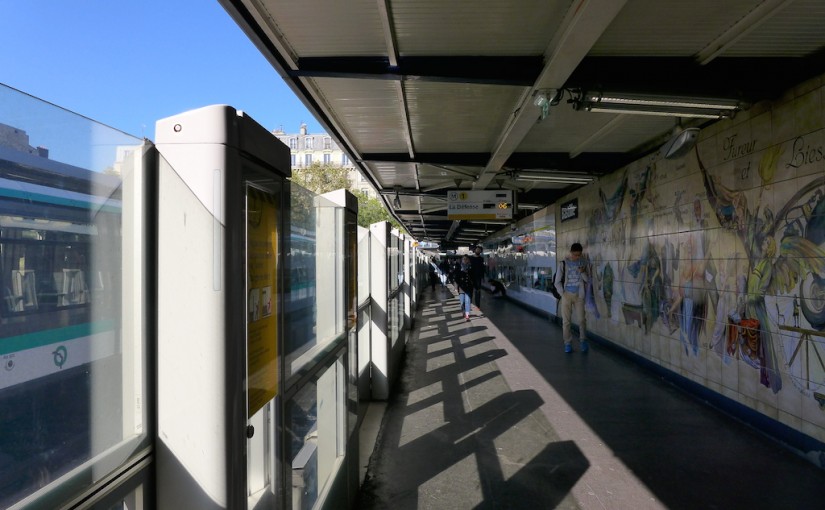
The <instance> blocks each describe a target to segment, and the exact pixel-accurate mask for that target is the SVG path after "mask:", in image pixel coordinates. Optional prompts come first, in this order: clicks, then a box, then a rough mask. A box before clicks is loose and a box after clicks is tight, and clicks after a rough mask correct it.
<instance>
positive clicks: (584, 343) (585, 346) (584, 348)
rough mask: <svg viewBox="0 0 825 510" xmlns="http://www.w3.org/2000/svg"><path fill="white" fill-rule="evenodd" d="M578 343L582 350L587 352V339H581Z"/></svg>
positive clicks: (588, 347)
mask: <svg viewBox="0 0 825 510" xmlns="http://www.w3.org/2000/svg"><path fill="white" fill-rule="evenodd" d="M579 345H580V346H581V349H582V352H587V350H588V349H590V346H589V345H587V340H582V341H581V343H580V344H579Z"/></svg>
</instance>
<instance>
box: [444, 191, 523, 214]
mask: <svg viewBox="0 0 825 510" xmlns="http://www.w3.org/2000/svg"><path fill="white" fill-rule="evenodd" d="M447 219H450V220H511V219H513V192H512V190H477V191H463V190H450V191H448V192H447Z"/></svg>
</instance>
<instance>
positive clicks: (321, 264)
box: [284, 183, 355, 377]
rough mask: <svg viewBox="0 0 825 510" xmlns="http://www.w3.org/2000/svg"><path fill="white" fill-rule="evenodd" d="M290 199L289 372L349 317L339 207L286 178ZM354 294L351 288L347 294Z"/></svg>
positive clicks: (307, 359) (325, 342) (338, 330)
mask: <svg viewBox="0 0 825 510" xmlns="http://www.w3.org/2000/svg"><path fill="white" fill-rule="evenodd" d="M290 202H291V203H290V211H289V213H290V216H291V223H290V232H289V242H288V245H289V248H288V256H287V268H288V275H289V276H288V277H287V279H286V280H287V281H286V316H285V321H286V331H287V335H286V338H285V339H284V341H285V348H286V361H287V374H286V375H287V377H289V375H291V374H292V373H295V372H296V371H298V370H299V369H300V368H301V367H302V366H304V365H305V364H306V363H308V362H310V361H311V356H312V355H313V354H314V353H316V352H317V350H318V348H322V347H324V346H325V345H328V344H329V343H330V342H332V341H333V340H334V339H335V338H336V337H337V336H339V335H340V334H342V333H343V332H344V328H345V326H346V319H347V316H346V314H347V310H346V308H345V301H346V299H347V296H345V295H344V292H345V288H344V287H345V285H344V280H343V275H344V273H343V270H344V268H343V265H344V263H345V262H346V260H345V257H344V256H343V254H342V253H341V252H342V251H343V250H344V246H343V244H342V243H341V240H342V239H343V235H344V227H345V223H344V221H343V217H342V216H341V214H340V210H341V208H340V207H338V206H336V205H335V204H333V203H332V202H331V201H329V200H327V199H325V198H323V197H321V196H317V195H315V194H314V193H312V192H311V191H309V190H307V189H304V188H302V187H300V186H298V185H296V184H295V183H291V184H290ZM353 262H354V261H353ZM319 285H321V286H322V289H319ZM353 290H354V289H353ZM354 297H355V293H354V292H353V293H352V295H351V296H350V299H351V300H354ZM354 315H355V314H354V313H352V316H353V318H354ZM305 355H306V356H305Z"/></svg>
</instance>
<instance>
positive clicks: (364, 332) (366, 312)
mask: <svg viewBox="0 0 825 510" xmlns="http://www.w3.org/2000/svg"><path fill="white" fill-rule="evenodd" d="M371 326H372V322H371V320H370V307H368V306H367V307H364V309H363V310H361V312H360V313H359V314H358V394H359V398H363V396H366V395H369V390H370V380H369V378H370V372H369V366H370V330H371Z"/></svg>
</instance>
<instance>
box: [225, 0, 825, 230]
mask: <svg viewBox="0 0 825 510" xmlns="http://www.w3.org/2000/svg"><path fill="white" fill-rule="evenodd" d="M220 1H221V2H222V3H223V4H224V5H225V6H226V7H227V10H228V11H229V12H230V13H231V14H232V15H233V16H234V17H235V19H236V20H237V21H238V23H239V24H240V25H241V26H242V27H243V28H244V29H245V30H246V31H247V33H248V34H249V35H250V37H251V38H252V39H254V40H255V41H256V42H258V44H259V45H260V46H261V47H262V48H265V51H266V52H267V53H268V55H267V56H268V57H269V58H270V60H271V61H273V62H275V64H276V67H277V68H278V69H279V71H280V72H281V74H282V75H283V76H284V78H285V79H286V81H287V83H289V84H290V86H292V88H293V90H294V91H295V92H296V94H297V95H298V96H299V97H301V98H302V99H303V100H304V101H305V103H306V104H307V105H308V106H309V107H310V108H311V109H312V110H313V112H314V113H315V114H316V116H317V118H318V119H319V120H320V121H321V122H322V123H323V124H324V125H325V126H327V128H328V129H329V131H330V134H331V135H332V136H334V137H335V138H336V139H338V141H339V143H340V144H341V145H342V146H343V147H344V148H345V149H346V150H347V151H348V152H350V155H351V156H353V158H354V160H355V161H357V162H358V164H359V165H361V168H362V169H363V170H364V172H365V174H366V175H367V176H368V177H369V178H370V179H371V180H372V181H373V184H374V185H375V186H376V187H377V188H378V189H379V190H383V191H386V192H388V193H387V194H386V195H385V197H389V198H387V199H385V202H386V204H387V206H388V207H389V208H390V209H391V210H393V212H394V213H395V214H396V216H397V217H398V218H399V219H402V221H404V222H409V225H410V226H412V225H413V224H414V225H416V226H417V227H418V228H420V227H421V224H422V222H423V224H424V228H426V227H429V228H430V231H434V229H442V230H443V232H444V233H446V232H447V231H449V233H450V234H451V235H452V236H455V235H456V234H459V233H460V232H461V230H462V228H463V227H464V226H465V225H466V222H460V223H455V222H449V221H448V219H447V217H446V213H445V211H434V212H428V213H424V214H422V213H421V211H422V210H427V209H428V208H429V209H437V207H438V204H439V203H443V197H444V196H445V194H446V189H444V188H441V189H437V190H435V189H434V190H432V191H421V190H422V189H427V188H429V187H434V188H439V187H442V186H444V185H446V184H445V183H447V184H448V183H449V182H448V181H454V180H455V179H461V183H460V186H461V188H462V189H485V188H492V189H497V187H498V185H499V183H502V184H504V185H511V184H515V183H514V181H512V179H511V175H510V174H508V172H512V170H513V169H518V168H535V169H556V170H565V171H586V172H591V173H593V174H596V175H601V174H604V173H608V172H612V171H614V170H616V169H618V168H620V167H621V166H623V165H625V164H627V163H628V162H631V161H634V160H637V159H639V158H640V157H642V156H644V155H645V154H647V153H649V152H650V151H654V150H655V149H656V148H657V146H658V145H657V144H660V143H661V142H662V140H663V139H664V138H666V137H667V136H668V135H669V134H671V133H672V132H673V130H674V128H675V127H676V126H677V125H679V124H681V125H695V124H696V122H697V121H691V120H689V119H681V120H679V119H677V118H676V117H651V116H639V115H615V114H600V113H589V112H586V111H583V110H578V111H577V110H574V109H573V104H571V103H569V102H568V100H570V99H571V98H577V97H578V98H580V97H581V90H580V89H586V90H590V91H614V92H647V93H653V92H655V93H658V94H678V95H686V94H687V95H694V96H708V95H711V96H729V97H731V98H739V99H741V100H743V101H746V102H748V103H754V102H757V101H759V100H763V99H769V98H772V97H776V96H778V95H779V94H781V93H782V91H784V90H785V89H787V88H789V87H792V86H794V85H795V84H797V83H799V82H801V81H803V80H805V79H807V78H810V77H812V76H817V75H818V74H821V73H825V59H823V52H824V51H825V30H823V29H822V28H821V27H823V26H825V2H822V0H795V1H792V0H764V1H762V0H726V1H724V2H720V1H718V0H694V1H692V2H684V1H675V0H627V1H623V0H575V1H542V0H513V1H506V2H502V1H500V0H457V1H449V2H445V1H443V0H378V1H376V0H357V1H347V2H325V1H321V0H310V1H289V2H285V1H279V0H220ZM788 57H793V58H788ZM561 87H564V88H565V89H567V91H566V92H565V94H564V96H563V97H562V99H561V100H560V101H559V104H557V105H555V106H552V107H551V108H550V109H549V116H548V117H547V118H546V119H544V120H542V121H539V116H540V110H539V109H538V108H537V107H536V106H535V105H534V104H533V101H534V98H535V96H536V94H538V93H548V94H549V95H550V96H552V93H553V92H554V90H546V89H558V88H561ZM704 122H705V121H701V122H699V125H702V123H704ZM474 177H477V178H476V179H474ZM519 188H520V189H521V191H519V192H518V195H519V200H520V201H521V202H532V203H545V204H546V203H552V202H554V201H555V200H556V199H557V198H558V197H559V196H561V194H563V193H565V192H566V191H569V190H570V189H571V188H570V187H568V188H566V189H555V190H554V188H558V185H553V186H551V185H546V184H538V183H532V184H531V183H527V184H526V185H525V184H524V183H519ZM395 189H400V190H402V191H403V193H402V197H401V204H402V207H401V208H400V209H398V210H395V209H393V208H392V198H393V197H394V190H395ZM421 195H424V196H421ZM528 213H529V211H528V210H523V211H520V212H519V214H522V215H523V214H528ZM445 226H446V227H448V228H446V229H445ZM449 227H452V228H449ZM442 240H443V239H442Z"/></svg>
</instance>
